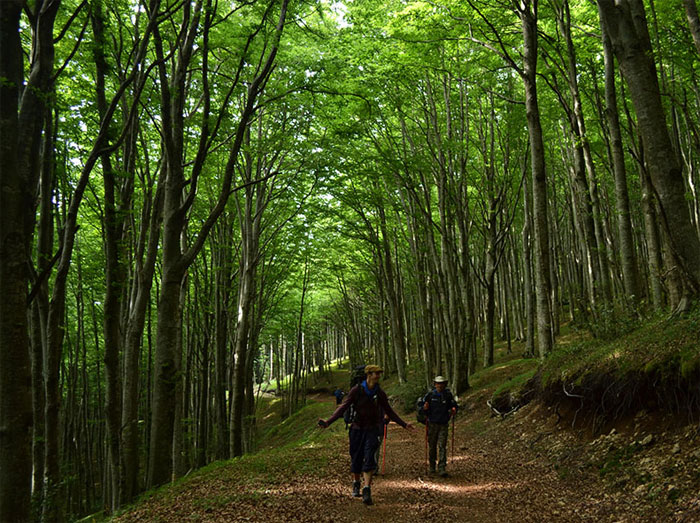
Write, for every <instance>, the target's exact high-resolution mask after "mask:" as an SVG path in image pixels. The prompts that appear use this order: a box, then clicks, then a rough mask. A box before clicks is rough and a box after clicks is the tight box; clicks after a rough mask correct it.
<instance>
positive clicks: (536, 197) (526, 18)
mask: <svg viewBox="0 0 700 523" xmlns="http://www.w3.org/2000/svg"><path fill="white" fill-rule="evenodd" d="M518 14H519V16H520V19H521V21H522V30H523V39H524V42H525V45H524V48H523V71H522V78H523V82H524V84H525V108H526V113H527V127H528V133H529V137H530V159H531V167H532V195H533V217H534V220H533V221H534V226H535V288H536V296H537V345H538V350H539V356H540V358H544V357H545V356H546V355H548V354H549V353H550V352H551V351H552V347H553V342H554V340H553V336H552V317H551V313H552V304H551V301H550V300H551V291H552V284H551V276H550V261H549V259H550V245H549V217H548V210H547V207H548V205H547V176H546V171H545V158H544V142H543V140H542V125H541V123H540V109H539V103H538V100H537V83H536V77H537V0H523V2H521V9H520V10H519V13H518Z"/></svg>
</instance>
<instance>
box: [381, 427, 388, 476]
mask: <svg viewBox="0 0 700 523" xmlns="http://www.w3.org/2000/svg"><path fill="white" fill-rule="evenodd" d="M386 427H387V424H386V423H385V424H384V452H382V475H384V464H385V463H386Z"/></svg>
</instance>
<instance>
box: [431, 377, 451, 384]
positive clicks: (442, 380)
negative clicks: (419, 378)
mask: <svg viewBox="0 0 700 523" xmlns="http://www.w3.org/2000/svg"><path fill="white" fill-rule="evenodd" d="M433 381H434V382H435V383H447V381H448V380H447V378H446V377H444V376H435V379H434V380H433Z"/></svg>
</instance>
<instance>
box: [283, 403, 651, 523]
mask: <svg viewBox="0 0 700 523" xmlns="http://www.w3.org/2000/svg"><path fill="white" fill-rule="evenodd" d="M405 419H407V420H408V419H409V418H408V417H407V416H406V417H405ZM528 421H529V420H524V421H523V423H527V422H528ZM479 423H481V424H484V423H490V424H492V425H493V424H497V423H499V422H498V421H496V420H487V421H484V417H483V413H481V412H478V413H472V414H471V415H470V414H469V413H466V414H464V415H463V416H462V419H461V420H459V421H458V422H457V423H456V432H455V444H454V452H453V447H452V442H451V435H450V447H449V455H448V456H449V460H448V472H449V474H450V476H449V477H448V478H444V479H443V478H439V477H434V476H430V475H428V474H427V473H426V472H427V471H426V465H425V431H424V429H423V426H422V425H418V426H417V427H416V430H415V431H414V432H409V431H407V430H404V429H402V428H401V427H399V426H398V425H395V424H393V423H392V424H390V425H389V430H388V437H387V451H386V465H385V474H383V475H379V476H378V477H376V478H375V481H374V484H373V487H372V497H373V500H374V505H373V506H369V507H368V506H365V505H364V504H363V503H362V501H361V500H359V499H357V498H352V497H351V495H350V493H351V478H350V474H349V473H347V471H348V470H349V456H348V454H347V442H346V441H344V440H340V439H339V440H338V441H337V442H334V449H333V451H334V452H335V454H333V455H332V456H331V458H330V462H329V466H328V467H327V470H326V471H324V472H325V473H324V476H325V481H324V482H323V484H321V485H317V488H314V489H311V491H310V492H305V493H304V496H305V497H306V496H308V497H307V498H306V503H307V506H308V507H309V508H310V512H309V519H308V521H328V522H345V521H348V522H350V521H368V522H383V523H388V522H397V521H398V522H402V523H409V522H422V521H460V522H462V521H463V522H499V523H501V522H514V523H522V522H542V521H547V522H551V521H562V522H573V521H596V522H602V521H611V522H613V521H614V522H641V521H661V520H662V516H661V515H660V514H658V513H656V511H654V510H653V509H652V510H651V511H650V510H649V509H647V508H645V509H644V510H642V511H640V510H639V507H637V506H633V505H631V504H627V503H625V502H624V500H622V501H621V500H620V499H619V498H618V497H613V496H611V495H610V494H607V493H606V492H605V490H604V489H603V487H602V485H601V484H600V483H599V480H598V478H597V477H596V476H595V475H592V474H586V475H571V476H569V477H567V478H566V479H562V478H561V477H560V475H559V474H558V473H557V472H556V470H555V469H554V467H553V466H552V465H551V464H550V463H548V462H547V460H545V459H544V458H542V457H540V456H537V455H536V454H535V453H534V452H533V451H531V450H530V448H529V445H528V442H527V441H526V440H527V439H528V438H530V437H531V433H530V434H527V435H526V434H524V433H520V434H518V433H517V431H518V430H520V424H519V423H516V424H514V425H512V427H513V429H514V430H513V431H512V432H511V431H508V430H500V427H496V430H492V431H487V432H486V433H484V432H482V433H480V434H479V433H477V431H475V430H474V426H478V424H479ZM336 430H337V429H336ZM329 450H331V449H329ZM333 471H337V472H335V473H334V472H333ZM304 490H305V489H304ZM324 505H325V507H324V508H323V509H321V508H320V507H321V506H324ZM313 507H319V508H316V509H314V508H313ZM297 517H298V515H297ZM294 520H298V519H294Z"/></svg>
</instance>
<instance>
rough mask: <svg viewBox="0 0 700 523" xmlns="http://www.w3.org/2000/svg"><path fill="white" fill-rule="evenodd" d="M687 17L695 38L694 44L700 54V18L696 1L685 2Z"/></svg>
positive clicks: (688, 0) (687, 0)
mask: <svg viewBox="0 0 700 523" xmlns="http://www.w3.org/2000/svg"><path fill="white" fill-rule="evenodd" d="M683 7H684V8H685V16H686V18H688V27H689V28H690V34H691V35H692V37H693V43H694V44H695V49H697V51H698V54H700V18H699V17H698V6H697V4H696V3H695V0H683Z"/></svg>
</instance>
